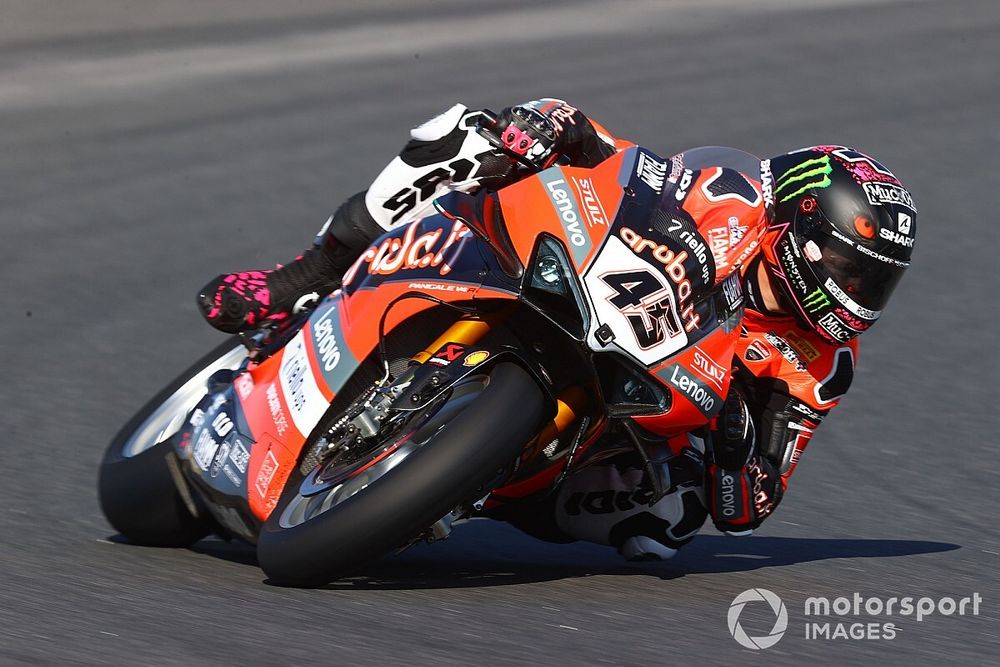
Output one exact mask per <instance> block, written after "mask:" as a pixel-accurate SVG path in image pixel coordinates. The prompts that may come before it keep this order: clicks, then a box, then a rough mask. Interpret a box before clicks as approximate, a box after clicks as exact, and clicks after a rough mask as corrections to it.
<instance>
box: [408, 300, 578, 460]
mask: <svg viewBox="0 0 1000 667" xmlns="http://www.w3.org/2000/svg"><path fill="white" fill-rule="evenodd" d="M505 319H506V315H505V314H504V313H501V314H492V315H485V316H482V317H463V318H462V319H460V320H458V321H457V322H455V323H454V324H452V325H451V326H450V327H448V329H446V330H445V332H444V333H442V334H441V335H440V336H438V337H437V339H436V340H435V341H434V342H433V343H431V344H430V345H428V346H427V348H426V349H424V350H423V351H422V352H419V353H418V354H416V355H414V357H413V361H415V362H417V363H419V364H424V363H427V362H428V361H430V360H431V359H433V358H434V356H435V355H437V354H438V353H439V352H441V351H442V350H446V349H447V346H448V345H453V344H458V345H461V346H463V347H472V346H474V345H475V344H476V343H478V342H479V341H480V340H482V338H483V337H484V336H486V334H488V333H489V332H490V331H492V330H493V328H494V327H495V326H497V325H498V324H501V323H502V322H503V321H504V320H505ZM546 391H547V389H546ZM553 398H554V399H555V415H554V416H553V417H552V419H551V420H550V421H549V422H548V423H547V424H546V425H545V426H544V427H543V428H542V431H541V432H540V433H539V436H538V438H537V440H536V445H537V446H536V447H535V448H533V449H532V450H531V453H530V454H529V456H533V455H534V454H535V453H537V452H536V451H535V450H539V451H540V449H541V448H543V447H545V445H546V444H547V443H550V442H552V441H553V440H555V439H557V438H558V437H559V436H560V435H562V434H563V433H565V432H566V431H567V430H569V428H570V427H571V426H572V425H573V424H575V423H577V422H578V421H579V420H580V418H581V417H582V416H583V415H585V414H587V410H588V408H590V407H591V406H590V400H589V398H588V396H587V393H586V392H585V391H583V390H582V389H581V388H580V387H577V386H570V387H567V388H566V389H564V390H562V391H561V392H560V393H559V394H558V395H557V396H554V397H553Z"/></svg>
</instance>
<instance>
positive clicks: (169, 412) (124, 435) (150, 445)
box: [98, 340, 246, 547]
mask: <svg viewBox="0 0 1000 667" xmlns="http://www.w3.org/2000/svg"><path fill="white" fill-rule="evenodd" d="M245 358H246V349H245V348H244V347H243V346H242V345H236V344H234V343H233V341H232V340H227V341H226V342H225V343H223V344H221V345H219V346H218V347H216V348H215V349H214V350H212V351H211V352H209V353H208V354H207V355H205V356H204V357H202V358H201V359H199V360H198V361H196V362H195V363H194V364H193V365H192V366H191V367H190V368H188V369H187V370H186V371H184V372H183V373H181V374H180V375H179V376H178V377H177V378H176V379H175V380H174V381H173V382H171V383H170V384H169V385H167V386H166V387H165V388H164V389H163V391H161V392H160V393H158V394H157V395H156V396H154V397H153V398H152V399H151V400H150V401H149V402H148V403H146V405H144V406H143V407H142V408H141V409H140V410H139V411H138V412H137V413H136V414H135V416H134V417H132V419H130V420H129V422H128V423H127V424H125V426H124V427H122V429H121V430H120V431H119V432H118V434H117V435H116V436H115V437H114V438H113V439H112V440H111V444H110V446H109V447H108V449H107V451H106V452H105V454H104V460H103V462H102V463H101V469H100V474H99V478H98V496H99V497H100V501H101V509H102V510H103V511H104V516H105V517H107V519H108V522H109V523H110V524H111V525H112V526H113V527H114V529H115V530H117V531H118V532H119V533H121V534H122V535H124V536H125V537H127V538H128V539H129V540H130V541H132V542H134V543H136V544H143V545H147V546H163V547H184V546H188V545H190V544H193V543H194V542H197V541H198V540H199V539H201V538H202V537H204V536H205V535H207V534H208V533H209V531H210V530H211V525H212V524H211V523H210V522H209V521H208V520H207V519H205V518H198V517H195V516H194V515H192V514H191V512H190V510H188V508H187V505H186V504H185V502H184V499H183V497H182V496H181V494H180V492H179V491H178V489H177V485H176V484H175V483H174V478H173V475H172V474H171V471H170V466H169V462H168V457H170V456H173V448H172V446H171V444H170V443H169V442H167V439H168V438H169V437H170V436H172V435H174V434H175V433H177V431H178V430H180V428H181V425H182V424H183V423H184V418H185V417H186V416H187V414H188V412H190V411H191V409H192V408H193V407H194V406H195V405H197V404H198V401H199V400H201V398H202V397H203V396H204V395H205V391H206V386H205V383H206V382H207V380H208V378H209V376H211V375H212V374H213V373H215V372H216V371H219V370H222V369H226V368H228V369H235V368H237V367H238V366H239V365H240V363H241V362H242V361H243V359H245Z"/></svg>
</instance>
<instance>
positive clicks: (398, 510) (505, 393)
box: [257, 363, 544, 586]
mask: <svg viewBox="0 0 1000 667" xmlns="http://www.w3.org/2000/svg"><path fill="white" fill-rule="evenodd" d="M543 410H544V403H543V395H542V392H541V389H539V387H538V385H537V384H536V383H535V381H534V380H533V379H532V378H531V377H530V376H529V375H528V374H527V373H526V372H525V371H524V370H523V369H521V368H520V367H519V366H516V365H515V364H511V363H501V364H498V365H497V366H496V367H494V368H493V369H492V370H491V371H489V373H488V374H482V375H474V376H471V377H468V378H465V379H464V380H463V381H461V382H460V383H459V384H458V385H456V386H455V387H453V388H452V390H451V391H450V393H449V395H448V396H447V398H446V399H444V400H442V401H439V402H437V403H436V404H435V405H434V406H432V407H431V408H429V409H428V410H426V411H425V412H424V413H421V414H418V415H415V416H414V417H413V418H412V419H411V420H410V421H409V422H408V423H407V424H406V426H404V427H403V429H402V430H401V432H397V433H395V434H393V436H392V438H391V439H387V440H386V441H385V442H383V443H380V445H381V446H380V447H378V448H376V450H377V451H376V452H375V453H373V454H372V455H371V457H370V458H369V459H367V460H363V461H355V462H353V463H352V464H351V467H349V468H347V469H344V468H343V467H341V469H340V470H332V471H331V470H326V469H324V466H323V465H320V466H318V467H317V468H316V469H315V470H314V471H313V472H312V473H310V474H309V475H307V476H306V477H305V478H304V479H302V478H293V479H291V480H289V483H288V485H287V487H286V488H285V492H284V494H283V495H282V498H281V500H280V501H279V503H278V505H277V506H276V507H275V509H274V511H273V512H272V513H271V515H270V517H269V518H268V520H267V522H266V523H265V524H264V527H263V529H262V531H261V534H260V539H259V541H258V543H257V556H258V561H259V562H260V566H261V568H263V570H264V572H265V573H266V574H267V575H268V577H269V578H270V581H271V582H272V583H276V584H281V585H289V586H318V585H321V584H324V583H326V582H328V581H332V580H333V579H336V578H337V577H340V576H343V575H344V574H346V573H347V572H349V571H350V570H352V569H353V568H356V567H358V566H360V565H362V564H364V563H365V562H368V561H369V560H372V559H374V558H377V557H379V556H381V555H383V554H385V553H386V552H388V551H390V550H391V549H393V548H394V547H397V546H399V545H401V544H404V543H405V542H406V541H407V540H409V539H411V538H413V537H414V536H415V535H417V534H418V533H419V532H420V531H421V530H423V529H425V528H427V527H428V526H430V525H431V524H432V523H433V522H434V521H437V520H438V519H440V518H441V517H442V516H444V515H445V514H447V513H448V512H450V511H452V510H453V509H455V508H456V507H458V506H459V505H461V504H462V503H464V502H467V501H470V500H475V499H476V496H477V494H482V495H485V493H486V490H488V489H487V485H488V484H489V483H490V482H492V481H494V480H495V479H496V478H497V475H498V473H499V472H500V471H501V470H502V469H503V468H504V467H505V466H507V465H508V464H510V463H511V462H513V460H514V459H515V458H516V457H517V456H518V454H519V453H520V452H521V450H522V448H523V447H524V445H525V443H527V442H528V441H529V439H530V438H531V437H532V436H533V435H534V434H535V433H536V431H537V430H538V427H539V425H540V423H541V420H542V417H543ZM324 480H327V483H326V484H324V483H323V481H324Z"/></svg>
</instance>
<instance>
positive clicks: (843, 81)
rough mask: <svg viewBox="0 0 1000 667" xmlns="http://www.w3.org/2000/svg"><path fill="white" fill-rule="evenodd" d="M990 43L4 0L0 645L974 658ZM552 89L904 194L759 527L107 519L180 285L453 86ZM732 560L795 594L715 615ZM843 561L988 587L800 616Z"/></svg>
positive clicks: (69, 656) (482, 15)
mask: <svg viewBox="0 0 1000 667" xmlns="http://www.w3.org/2000/svg"><path fill="white" fill-rule="evenodd" d="M998 62H1000V5H998V4H997V3H996V2H994V1H993V0H954V1H949V2H898V3H897V2H861V1H857V2H844V1H841V0H829V1H826V2H823V1H820V2H817V1H810V2H778V1H777V0H767V1H764V2H759V1H758V2H754V3H744V2H736V1H726V0H714V1H709V2H652V1H647V2H575V3H569V2H559V3H544V4H542V3H535V2H529V1H527V0H508V1H507V2H504V3H489V2H474V3H473V2H459V1H457V0H445V1H442V2H426V1H421V2H403V1H402V0H389V1H378V2H367V3H364V4H361V3H358V4H357V5H356V6H351V5H349V4H348V3H343V4H340V5H338V4H334V3H325V2H319V1H318V0H300V1H288V2H282V3H275V2H264V1H263V0H249V1H245V2H214V3H204V2H199V1H196V0H174V1H172V2H145V3H140V2H130V1H127V0H85V1H79V2H71V1H63V2H57V1H45V2H43V1H37V0H0V295H2V296H0V298H2V306H3V307H2V313H3V324H2V325H0V332H2V338H0V339H2V341H3V345H4V349H5V351H6V355H5V359H4V361H3V382H2V385H0V387H2V388H0V405H2V406H3V407H2V409H0V434H2V435H0V437H2V441H0V442H2V445H0V452H2V457H0V476H2V490H0V536H2V537H0V663H2V664H32V663H52V662H56V661H59V662H66V663H72V664H98V663H111V664H156V665H160V664H227V665H229V664H291V663H294V664H307V663H318V664H374V663H383V664H411V663H415V664H428V663H442V664H470V663H480V664H505V665H514V664H564V663H574V664H576V663H583V664H599V663H613V664H631V665H638V664H668V663H678V662H687V661H705V662H708V663H711V664H717V663H723V662H724V663H725V664H740V663H741V662H746V663H753V664H758V663H759V664H801V663H805V662H807V661H809V662H813V663H838V664H840V663H846V662H848V661H855V662H857V661H865V662H868V661H878V662H880V663H883V664H899V663H906V664H909V665H918V664H940V663H948V664H996V659H997V658H996V656H997V653H998V649H1000V642H998V633H1000V625H998V622H997V619H998V606H997V605H998V603H1000V587H998V585H997V566H998V564H1000V555H998V552H1000V538H998V530H997V508H998V507H1000V498H998V492H997V479H998V475H1000V466H998V463H997V456H998V455H997V451H996V445H997V435H996V433H997V428H996V427H997V417H996V410H995V408H994V407H993V405H994V401H993V400H992V394H993V392H994V391H995V389H994V385H995V383H996V378H997V375H998V370H1000V369H998V356H997V352H996V342H997V335H996V326H997V324H998V321H997V315H996V312H997V296H996V290H997V288H996V281H997V277H998V275H997V260H996V257H997V247H998V235H997V223H996V220H995V216H996V210H997V185H998V181H997V176H996V157H995V156H996V155H997V148H998V141H1000V123H998V120H997V110H998V109H1000V88H998V86H997V75H998V67H997V63H998ZM542 95H554V96H561V97H564V98H566V99H568V100H571V101H572V102H573V103H574V104H576V105H578V106H580V107H581V108H582V109H584V110H585V111H586V112H587V113H589V114H591V115H593V116H594V117H596V118H598V119H600V120H601V121H602V122H604V123H605V124H606V125H607V126H608V127H609V128H611V129H612V131H614V132H616V133H618V134H620V135H622V136H625V137H629V138H632V139H634V140H636V141H638V142H640V143H643V144H646V145H648V146H650V147H652V148H654V149H656V150H658V151H659V152H661V153H664V154H666V153H670V152H674V151H678V150H682V149H684V148H686V147H690V146H694V145H700V144H722V145H733V146H739V147H742V148H744V149H747V150H750V151H752V152H756V153H758V154H762V155H769V154H774V153H777V152H781V151H783V150H788V149H791V148H795V147H799V146H802V145H808V144H814V143H827V142H839V143H847V144H849V145H856V146H858V147H859V148H862V149H863V150H866V151H868V152H870V153H872V154H874V155H876V156H878V157H879V158H880V159H881V160H882V161H884V162H885V163H886V164H888V165H890V166H891V167H892V169H893V170H894V171H895V172H896V173H897V175H899V176H900V177H901V179H902V180H903V181H904V182H905V183H906V184H907V185H908V186H909V188H910V189H911V190H912V192H913V193H914V196H915V197H916V199H917V202H918V206H919V208H920V220H919V225H920V235H919V236H920V238H919V241H918V245H917V250H916V258H915V260H916V261H915V266H914V267H913V268H912V270H911V271H910V273H909V274H908V275H907V277H906V279H905V280H904V281H903V283H902V285H901V286H900V288H899V290H898V291H897V293H896V297H895V299H894V302H893V303H892V305H891V306H890V308H889V309H888V311H887V313H886V315H885V317H884V318H883V321H882V322H881V323H880V324H879V326H878V327H876V328H875V329H874V330H873V331H872V332H870V333H869V334H868V335H866V336H865V337H864V341H863V344H862V348H863V349H862V358H861V364H862V365H861V368H860V370H859V372H858V374H857V377H856V380H855V386H854V388H853V390H852V391H851V393H850V394H849V396H848V397H847V398H846V400H845V401H844V402H843V404H842V406H841V407H840V408H839V409H838V410H836V411H835V413H834V414H833V415H832V417H831V419H830V420H829V421H828V422H827V423H826V424H825V425H824V426H823V428H822V429H821V431H820V432H819V434H818V437H817V438H816V440H814V443H813V445H812V447H811V448H810V450H809V452H808V454H807V455H806V457H805V458H804V461H803V464H802V466H801V467H800V468H799V471H798V472H797V473H796V476H795V479H794V480H793V483H792V486H791V491H790V494H789V495H788V497H787V499H786V500H785V502H784V504H783V505H782V507H781V508H780V510H779V511H778V512H777V514H776V515H775V516H774V517H773V518H772V519H771V520H770V521H768V523H767V524H766V526H765V527H764V528H763V529H762V530H761V531H759V535H757V536H755V537H753V538H750V539H746V540H736V539H730V538H724V537H723V536H721V535H719V534H717V533H715V532H714V531H713V530H711V529H706V531H705V534H704V536H702V537H699V538H697V539H696V540H695V541H694V542H693V543H692V544H691V545H690V546H689V547H688V548H686V549H684V551H683V552H682V553H681V554H680V555H679V556H678V558H677V559H676V560H674V561H673V562H670V563H666V564H662V565H653V566H645V565H644V566H638V565H630V564H626V563H623V562H621V561H620V560H619V559H618V557H617V556H616V554H614V553H612V552H611V551H610V550H609V549H605V548H602V547H597V546H591V545H585V544H576V545H569V546H556V545H549V544H544V543H541V542H537V541H534V540H532V539H530V538H527V537H524V536H522V535H521V534H519V533H517V532H516V531H514V530H513V529H510V528H509V527H506V526H504V525H500V524H492V523H489V522H473V523H471V524H469V525H467V526H465V527H464V528H463V529H462V530H458V531H456V533H455V534H454V535H453V536H452V538H451V539H450V540H448V541H447V542H445V543H442V544H438V545H434V546H433V547H420V548H415V549H413V550H411V551H409V552H407V553H405V554H404V555H402V556H400V557H397V558H393V559H388V560H385V561H382V562H380V563H376V564H373V565H371V567H370V568H369V569H368V570H367V571H366V572H365V574H364V576H362V577H358V578H355V579H353V580H349V581H346V582H340V583H337V584H334V585H332V586H330V587H329V588H327V589H324V590H311V591H304V590H285V589H281V588H276V587H271V586H268V585H265V584H264V583H263V582H262V579H263V577H262V574H261V572H260V570H259V569H258V568H257V567H256V566H255V564H254V556H253V551H252V550H251V549H247V548H245V547H241V546H239V545H235V544H233V545H227V544H224V543H222V542H217V541H207V542H204V543H202V544H201V545H199V546H197V547H195V548H194V549H192V550H174V551H163V550H153V549H145V548H137V547H132V546H128V545H124V544H117V543H114V542H113V541H109V538H111V539H112V540H113V531H111V529H110V527H109V526H108V525H107V523H106V522H105V521H104V519H103V517H102V516H101V514H100V510H99V508H98V503H97V499H96V492H95V479H96V472H97V465H98V462H99V460H100V457H101V453H102V450H103V449H104V447H105V445H106V443H107V442H108V440H109V439H110V438H111V436H112V435H113V434H114V432H115V431H116V430H117V429H118V428H119V426H120V425H121V424H122V423H123V422H124V421H125V420H126V419H128V417H129V416H130V415H131V414H132V412H133V411H134V410H135V409H137V408H138V407H139V406H140V405H141V404H142V403H143V402H145V400H146V399H147V398H148V397H149V396H151V395H152V394H153V393H154V392H156V391H157V390H158V389H159V388H160V387H161V386H162V385H163V384H164V383H166V382H167V381H168V380H170V379H171V378H172V377H173V375H174V374H175V373H176V372H178V371H180V370H181V369H183V368H184V367H186V366H187V365H188V364H189V363H190V362H191V361H192V360H193V359H195V358H197V357H198V356H199V355H201V354H202V353H203V352H204V351H205V350H207V349H209V348H210V347H211V346H213V345H215V344H216V343H217V342H218V340H220V336H219V335H218V334H216V333H215V332H213V331H211V330H210V329H209V328H208V327H207V326H205V325H203V324H202V322H201V321H200V320H199V317H198V315H197V313H196V311H195V307H194V298H193V297H194V293H195V291H196V289H197V288H198V287H199V286H200V285H201V284H202V283H203V282H204V281H205V280H206V279H207V278H209V277H211V276H212V275H215V274H216V273H218V272H220V271H227V270H236V269H245V268H257V267H263V266H268V265H270V264H272V263H274V262H277V261H285V260H287V259H289V258H291V257H293V256H294V255H295V254H296V253H297V252H298V251H300V250H301V248H303V247H304V245H305V244H307V243H308V242H309V240H310V239H311V238H312V235H313V233H314V232H315V230H316V229H317V228H318V227H319V225H320V224H321V223H322V222H323V220H324V219H325V218H326V216H327V215H328V214H329V213H330V212H331V211H332V210H333V208H334V207H335V206H336V205H337V204H338V203H339V202H340V201H341V200H342V199H343V198H344V197H346V196H348V195H349V194H351V193H353V192H355V191H357V190H359V189H361V188H363V187H365V186H366V185H367V183H368V182H369V181H370V179H371V178H372V177H373V176H374V175H375V173H377V171H378V170H379V169H380V168H381V166H382V165H383V164H384V163H385V162H386V161H387V160H388V159H389V158H390V157H391V156H392V155H393V154H394V153H395V152H396V151H397V150H398V149H399V147H400V146H401V145H402V143H403V142H404V141H405V140H406V131H407V129H408V128H409V127H412V126H413V125H415V124H418V123H420V122H422V121H423V120H425V119H426V118H428V117H430V116H431V115H434V114H435V113H437V112H438V111H440V110H441V109H443V108H445V107H447V106H449V105H450V104H452V103H453V102H455V101H458V100H461V101H463V102H465V103H467V104H469V105H472V106H488V107H492V108H494V109H499V108H500V107H502V106H503V105H505V104H507V103H511V102H515V101H520V100H525V99H531V98H534V97H537V96H542ZM751 587H764V588H767V589H769V590H772V591H774V592H775V593H777V594H778V595H780V596H781V597H782V598H783V599H784V600H785V602H786V604H787V605H788V608H789V617H790V620H789V630H788V632H787V634H786V636H785V637H784V638H783V639H782V640H781V642H780V643H778V644H777V645H776V646H775V647H773V648H770V649H766V650H764V651H760V652H753V651H749V650H746V649H743V648H741V647H740V646H739V645H738V644H736V642H734V641H733V639H732V638H731V637H730V635H729V632H728V631H727V628H726V612H727V609H728V607H729V605H730V602H731V601H732V600H733V598H734V597H735V596H736V595H737V594H738V593H740V592H741V591H743V590H744V589H747V588H751ZM855 591H857V592H860V593H861V594H862V595H865V596H880V597H882V598H887V597H890V596H894V595H896V596H902V595H913V596H931V597H938V596H953V597H962V596H967V595H971V594H972V593H973V592H979V593H980V594H981V595H982V596H983V598H984V602H983V604H982V607H981V613H980V615H979V616H977V617H971V616H965V617H958V616H952V617H942V616H935V617H931V618H929V619H925V620H924V621H922V622H920V623H918V622H916V620H915V619H913V618H912V617H910V618H903V617H895V618H893V619H888V618H882V619H876V620H878V621H879V622H884V621H888V620H893V621H895V622H896V625H897V626H898V628H899V631H898V634H897V636H896V638H895V639H894V640H891V641H888V640H862V641H852V640H836V641H834V640H806V639H804V637H803V632H804V629H803V624H804V621H805V618H804V616H803V602H804V600H805V598H806V597H807V596H810V595H825V596H829V597H834V596H838V595H847V596H850V595H851V594H852V593H853V592H855ZM824 620H826V619H824ZM829 620H833V621H837V620H846V621H848V622H851V621H856V620H862V621H867V620H869V619H867V618H861V619H857V618H855V617H853V616H850V617H847V618H845V619H836V618H835V619H829ZM742 621H743V623H744V625H745V627H746V628H747V630H748V631H749V632H750V633H751V634H761V633H764V632H766V631H767V630H768V629H769V628H770V626H771V621H773V617H772V618H770V619H769V618H767V617H766V615H764V614H763V613H761V610H760V609H759V605H758V606H751V607H748V608H747V610H746V612H745V613H744V617H743V618H742Z"/></svg>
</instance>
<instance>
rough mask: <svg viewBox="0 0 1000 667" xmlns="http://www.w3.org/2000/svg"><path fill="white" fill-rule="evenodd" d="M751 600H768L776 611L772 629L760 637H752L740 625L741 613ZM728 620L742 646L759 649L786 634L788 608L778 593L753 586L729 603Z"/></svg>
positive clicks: (731, 631)
mask: <svg viewBox="0 0 1000 667" xmlns="http://www.w3.org/2000/svg"><path fill="white" fill-rule="evenodd" d="M749 602H766V603H767V604H768V605H770V606H771V611H773V612H774V617H775V618H774V626H773V627H772V628H771V631H770V632H769V633H768V634H766V635H763V636H760V637H751V636H750V635H748V634H747V633H746V631H745V630H744V629H743V626H742V625H740V614H742V613H743V608H744V607H746V606H747V603H749ZM726 620H727V621H728V622H729V634H731V635H732V636H733V639H735V640H736V641H737V642H738V643H739V644H740V646H743V647H745V648H749V649H753V650H754V651H759V650H760V649H764V648H770V647H772V646H774V645H775V644H777V643H778V640H780V639H781V637H782V636H783V635H784V634H785V630H786V629H787V628H788V610H787V609H785V603H784V602H782V601H781V598H779V597H778V596H777V595H775V594H774V593H772V592H771V591H769V590H767V589H766V588H751V589H748V590H745V591H743V592H742V593H740V594H739V595H737V596H736V598H735V599H734V600H733V602H732V604H730V605H729V615H728V616H727V618H726Z"/></svg>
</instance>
